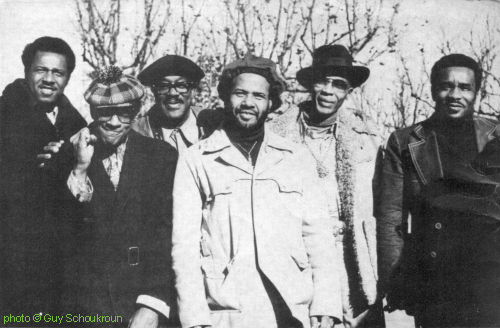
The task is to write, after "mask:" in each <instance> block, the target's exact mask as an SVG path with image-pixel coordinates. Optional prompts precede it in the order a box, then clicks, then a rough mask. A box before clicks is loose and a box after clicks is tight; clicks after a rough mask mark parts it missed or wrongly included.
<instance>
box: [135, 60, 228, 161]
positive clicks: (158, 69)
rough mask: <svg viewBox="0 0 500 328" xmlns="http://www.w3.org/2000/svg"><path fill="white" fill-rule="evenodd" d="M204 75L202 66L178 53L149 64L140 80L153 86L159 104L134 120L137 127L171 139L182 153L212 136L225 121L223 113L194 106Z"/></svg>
mask: <svg viewBox="0 0 500 328" xmlns="http://www.w3.org/2000/svg"><path fill="white" fill-rule="evenodd" d="M204 76H205V73H203V71H202V70H201V68H200V67H198V65H196V64H195V63H193V62H192V61H191V60H189V59H187V58H184V57H181V56H177V55H166V56H164V57H162V58H160V59H158V60H157V61H155V62H154V63H152V64H151V65H149V66H148V67H147V68H146V69H144V70H143V71H142V72H141V73H140V74H139V76H138V79H139V81H141V83H142V84H144V85H146V86H149V87H151V89H152V91H153V93H154V95H155V104H154V106H153V107H152V108H151V109H150V110H149V112H148V113H147V115H146V116H144V117H141V118H138V119H137V120H136V121H134V123H133V129H134V130H136V131H138V132H139V133H141V134H142V135H144V136H147V137H151V138H155V139H158V140H163V141H166V142H168V143H169V144H170V145H172V146H173V147H174V148H176V149H177V150H178V152H182V151H183V150H185V149H186V148H187V147H189V146H191V145H192V144H193V143H195V142H196V141H198V140H199V139H201V138H203V137H205V136H207V135H210V134H211V133H212V132H213V130H215V129H216V128H217V127H218V126H219V124H220V123H221V121H222V115H221V113H219V112H217V111H213V110H210V109H207V110H202V108H200V107H196V106H191V102H192V101H193V97H194V94H195V92H196V88H197V86H198V84H199V82H200V80H201V79H202V78H203V77H204Z"/></svg>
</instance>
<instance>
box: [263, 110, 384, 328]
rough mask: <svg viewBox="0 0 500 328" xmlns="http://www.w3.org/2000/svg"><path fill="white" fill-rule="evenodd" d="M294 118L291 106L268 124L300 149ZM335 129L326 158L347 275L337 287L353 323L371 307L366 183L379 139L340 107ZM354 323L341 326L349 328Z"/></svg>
mask: <svg viewBox="0 0 500 328" xmlns="http://www.w3.org/2000/svg"><path fill="white" fill-rule="evenodd" d="M299 117H300V108H299V107H296V106H292V107H290V108H289V109H288V110H286V111H285V112H284V113H283V114H282V115H280V116H278V117H276V118H274V119H273V120H271V121H270V122H269V123H268V124H269V125H270V128H271V129H272V130H273V131H274V132H276V133H277V134H278V135H280V136H282V137H285V138H287V139H289V140H292V141H293V142H295V143H302V136H301V132H300V122H299ZM337 124H338V125H337V143H336V149H335V153H333V152H332V153H331V154H332V155H333V156H335V157H336V165H337V167H336V172H335V174H336V178H337V183H338V188H339V194H340V195H339V196H340V201H341V221H344V222H345V224H346V228H347V229H346V230H347V231H346V233H345V237H344V239H343V246H344V247H343V251H344V252H343V255H342V256H343V266H344V270H346V273H347V281H345V282H344V285H343V290H344V295H343V306H344V309H347V308H349V309H351V310H350V311H352V315H353V316H354V317H357V316H358V315H359V314H361V313H363V312H365V311H366V310H367V309H368V308H369V306H371V305H374V304H375V303H376V301H377V279H378V275H377V246H376V231H375V229H376V228H375V218H374V216H373V193H372V180H373V177H374V171H375V162H376V157H377V151H378V147H379V144H380V138H379V137H378V135H377V133H376V129H375V127H374V125H373V123H371V122H370V121H369V120H367V119H366V118H365V117H363V115H362V114H361V113H359V112H358V111H356V110H355V109H352V108H347V107H342V108H341V109H340V110H339V117H338V123H337ZM307 156H309V157H310V156H311V155H310V154H307ZM314 167H315V165H314ZM328 201H331V200H328ZM332 224H333V223H332ZM331 238H332V239H333V238H334V236H333V235H332V236H331ZM359 319H360V318H358V320H354V321H355V322H352V323H346V324H347V325H354V326H355V325H357V322H358V321H360V320H359Z"/></svg>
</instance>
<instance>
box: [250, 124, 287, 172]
mask: <svg viewBox="0 0 500 328" xmlns="http://www.w3.org/2000/svg"><path fill="white" fill-rule="evenodd" d="M264 133H265V134H264V141H263V142H262V147H260V151H259V156H258V157H257V163H256V165H255V176H256V177H259V176H260V175H261V174H263V173H265V172H266V171H267V170H269V169H270V168H272V167H274V166H275V165H276V164H278V163H279V162H281V161H282V160H283V157H284V152H283V151H281V150H286V151H289V152H292V149H291V148H290V146H289V145H287V144H286V143H285V142H284V140H282V139H280V138H279V137H278V136H277V135H275V134H274V133H272V132H271V130H270V129H269V128H268V127H267V126H266V127H265V132H264Z"/></svg>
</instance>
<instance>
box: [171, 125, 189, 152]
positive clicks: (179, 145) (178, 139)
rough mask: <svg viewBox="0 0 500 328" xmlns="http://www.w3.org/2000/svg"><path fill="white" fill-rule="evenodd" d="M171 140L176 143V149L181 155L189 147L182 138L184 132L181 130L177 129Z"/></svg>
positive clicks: (173, 132)
mask: <svg viewBox="0 0 500 328" xmlns="http://www.w3.org/2000/svg"><path fill="white" fill-rule="evenodd" d="M170 138H171V139H172V140H173V141H174V143H175V145H176V146H175V148H176V149H177V152H178V153H179V154H180V153H181V152H183V151H184V150H186V148H187V146H186V144H185V143H184V140H183V138H182V131H181V130H180V129H175V130H174V131H172V134H171V135H170Z"/></svg>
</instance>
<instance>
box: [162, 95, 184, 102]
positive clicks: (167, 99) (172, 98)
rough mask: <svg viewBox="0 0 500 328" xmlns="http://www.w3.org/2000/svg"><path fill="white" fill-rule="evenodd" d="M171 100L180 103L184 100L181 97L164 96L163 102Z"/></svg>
mask: <svg viewBox="0 0 500 328" xmlns="http://www.w3.org/2000/svg"><path fill="white" fill-rule="evenodd" d="M171 100H175V101H178V102H181V103H184V99H183V98H182V97H181V96H166V97H165V100H164V101H163V102H169V101H171Z"/></svg>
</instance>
